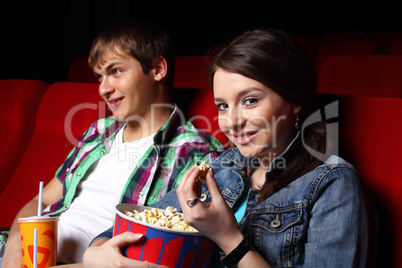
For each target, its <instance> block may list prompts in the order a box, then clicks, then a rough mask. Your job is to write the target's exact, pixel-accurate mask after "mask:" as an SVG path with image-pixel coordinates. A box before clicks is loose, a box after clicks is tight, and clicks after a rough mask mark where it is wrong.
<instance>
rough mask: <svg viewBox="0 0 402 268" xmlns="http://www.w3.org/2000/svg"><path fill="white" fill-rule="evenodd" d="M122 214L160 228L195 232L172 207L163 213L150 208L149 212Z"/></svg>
mask: <svg viewBox="0 0 402 268" xmlns="http://www.w3.org/2000/svg"><path fill="white" fill-rule="evenodd" d="M124 214H126V215H127V216H129V217H132V218H134V219H136V220H139V221H142V222H145V223H150V224H155V225H157V226H161V227H166V228H171V229H175V230H180V231H190V232H197V230H196V229H194V228H193V227H191V226H190V225H187V224H186V223H185V222H184V219H183V215H182V214H181V213H179V212H177V209H176V208H173V207H167V208H166V210H165V211H162V210H159V209H157V208H151V209H150V210H148V209H145V210H144V211H143V212H138V211H137V210H134V211H124Z"/></svg>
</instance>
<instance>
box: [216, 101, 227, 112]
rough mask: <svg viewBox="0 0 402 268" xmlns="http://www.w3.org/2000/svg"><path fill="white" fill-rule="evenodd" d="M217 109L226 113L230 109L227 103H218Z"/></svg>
mask: <svg viewBox="0 0 402 268" xmlns="http://www.w3.org/2000/svg"><path fill="white" fill-rule="evenodd" d="M216 107H217V108H218V110H219V111H225V110H227V109H228V105H227V104H225V103H218V104H216Z"/></svg>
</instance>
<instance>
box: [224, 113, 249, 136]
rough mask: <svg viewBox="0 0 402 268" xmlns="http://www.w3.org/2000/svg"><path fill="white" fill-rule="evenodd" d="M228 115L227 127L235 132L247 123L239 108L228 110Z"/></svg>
mask: <svg viewBox="0 0 402 268" xmlns="http://www.w3.org/2000/svg"><path fill="white" fill-rule="evenodd" d="M228 115H229V116H228V118H227V120H228V121H227V127H228V128H231V129H233V130H235V131H240V130H241V129H242V128H243V127H244V125H245V124H246V122H247V119H246V118H245V116H244V114H243V113H242V110H241V108H233V109H231V110H229V114H228Z"/></svg>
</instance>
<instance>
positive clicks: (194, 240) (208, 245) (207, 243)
mask: <svg viewBox="0 0 402 268" xmlns="http://www.w3.org/2000/svg"><path fill="white" fill-rule="evenodd" d="M145 209H147V210H150V209H151V207H144V206H137V205H131V204H119V205H117V206H116V218H115V223H114V229H113V235H114V236H115V235H118V234H121V233H124V232H127V231H130V232H133V233H139V234H143V235H144V237H145V239H144V241H143V243H139V244H131V245H128V246H127V247H126V248H124V249H123V254H124V256H127V257H128V258H131V259H136V260H140V261H147V262H152V263H156V264H161V265H165V266H168V267H185V268H187V267H209V265H210V263H211V259H212V256H213V254H214V252H215V244H214V242H212V241H211V240H210V239H208V238H207V237H205V236H204V235H202V234H200V233H199V232H189V231H179V230H175V229H171V228H167V227H161V226H157V225H154V224H149V223H145V222H142V221H139V220H136V219H134V218H133V217H130V216H127V215H125V211H133V210H137V211H138V212H142V211H144V210H145ZM162 211H163V210H162Z"/></svg>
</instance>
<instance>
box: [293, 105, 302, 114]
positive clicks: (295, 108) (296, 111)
mask: <svg viewBox="0 0 402 268" xmlns="http://www.w3.org/2000/svg"><path fill="white" fill-rule="evenodd" d="M300 111H301V107H300V106H298V105H295V107H294V110H293V112H294V113H295V114H298V113H299V112H300Z"/></svg>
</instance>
